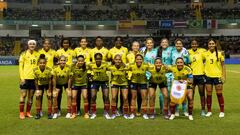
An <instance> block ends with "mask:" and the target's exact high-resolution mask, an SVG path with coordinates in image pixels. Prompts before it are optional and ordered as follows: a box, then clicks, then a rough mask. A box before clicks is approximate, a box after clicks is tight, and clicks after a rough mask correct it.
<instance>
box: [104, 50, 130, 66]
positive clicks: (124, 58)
mask: <svg viewBox="0 0 240 135" xmlns="http://www.w3.org/2000/svg"><path fill="white" fill-rule="evenodd" d="M117 54H119V55H121V56H122V62H123V63H124V64H126V63H127V54H128V49H127V48H126V47H123V46H122V47H121V48H120V49H118V48H116V47H113V48H112V49H110V50H109V56H108V58H109V59H112V60H113V59H114V57H115V55H117Z"/></svg>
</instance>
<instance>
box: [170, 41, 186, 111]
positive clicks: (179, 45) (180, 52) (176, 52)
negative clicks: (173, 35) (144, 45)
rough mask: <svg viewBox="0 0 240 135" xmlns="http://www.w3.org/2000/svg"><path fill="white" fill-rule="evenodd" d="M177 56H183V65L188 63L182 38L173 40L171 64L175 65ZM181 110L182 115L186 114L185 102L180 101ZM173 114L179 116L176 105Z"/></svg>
mask: <svg viewBox="0 0 240 135" xmlns="http://www.w3.org/2000/svg"><path fill="white" fill-rule="evenodd" d="M178 57H182V58H183V60H184V64H185V65H188V64H189V63H190V60H189V53H188V51H187V49H186V48H184V47H183V40H182V39H179V38H178V39H176V40H175V48H174V49H173V51H172V65H176V59H177V58H178ZM182 110H183V113H184V115H185V116H188V113H187V104H186V102H183V103H182ZM175 116H179V109H178V105H176V113H175Z"/></svg>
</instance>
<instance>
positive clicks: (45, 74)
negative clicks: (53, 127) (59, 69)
mask: <svg viewBox="0 0 240 135" xmlns="http://www.w3.org/2000/svg"><path fill="white" fill-rule="evenodd" d="M46 65H47V60H46V58H45V55H44V54H41V55H40V57H39V60H38V67H36V68H34V79H35V86H36V92H35V96H36V112H37V113H36V116H35V119H40V118H41V115H40V111H41V106H42V96H43V92H44V90H46V91H47V99H48V119H52V80H51V79H52V69H51V68H49V67H47V66H46Z"/></svg>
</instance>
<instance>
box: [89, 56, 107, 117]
mask: <svg viewBox="0 0 240 135" xmlns="http://www.w3.org/2000/svg"><path fill="white" fill-rule="evenodd" d="M94 59H95V61H96V62H93V63H91V64H90V65H89V70H90V71H91V72H92V73H91V74H92V84H91V113H92V114H91V116H90V119H95V118H96V117H97V115H96V99H97V91H98V90H99V88H100V87H101V89H102V95H103V102H104V117H105V118H106V119H111V117H110V116H109V109H110V101H109V90H108V86H107V84H108V80H109V79H108V76H107V73H106V71H107V70H108V64H107V63H105V62H102V59H103V55H102V54H101V53H96V54H95V55H94Z"/></svg>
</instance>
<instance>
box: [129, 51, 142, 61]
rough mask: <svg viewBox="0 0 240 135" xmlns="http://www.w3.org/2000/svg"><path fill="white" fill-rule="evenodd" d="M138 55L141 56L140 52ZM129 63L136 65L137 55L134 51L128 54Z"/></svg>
mask: <svg viewBox="0 0 240 135" xmlns="http://www.w3.org/2000/svg"><path fill="white" fill-rule="evenodd" d="M137 54H140V52H138V53H137ZM127 63H129V64H131V63H135V54H134V53H133V52H132V51H130V52H129V53H128V54H127Z"/></svg>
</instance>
